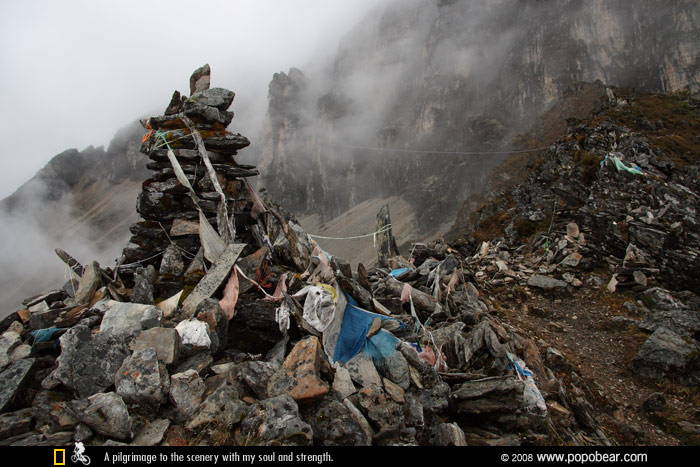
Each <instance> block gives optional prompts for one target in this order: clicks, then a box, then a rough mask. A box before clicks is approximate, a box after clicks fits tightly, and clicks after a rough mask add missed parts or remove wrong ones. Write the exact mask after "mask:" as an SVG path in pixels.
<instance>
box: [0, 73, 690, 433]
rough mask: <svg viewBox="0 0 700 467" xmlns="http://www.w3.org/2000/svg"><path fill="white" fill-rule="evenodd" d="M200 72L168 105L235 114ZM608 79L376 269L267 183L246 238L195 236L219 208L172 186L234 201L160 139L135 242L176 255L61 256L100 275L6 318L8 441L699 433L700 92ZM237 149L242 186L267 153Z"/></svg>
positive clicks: (83, 272) (188, 155)
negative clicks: (470, 200)
mask: <svg viewBox="0 0 700 467" xmlns="http://www.w3.org/2000/svg"><path fill="white" fill-rule="evenodd" d="M200 79H201V78H200ZM193 88H194V90H193V91H192V94H193V95H195V96H198V97H197V99H194V100H192V101H188V100H187V99H186V98H183V99H182V101H180V98H179V95H178V98H177V99H173V103H171V107H174V109H172V111H171V112H172V113H171V115H170V117H168V118H164V119H163V120H164V121H167V122H170V123H172V122H175V123H177V122H178V121H180V120H182V121H185V122H186V121H187V120H186V119H184V118H183V117H182V115H180V113H178V112H181V111H182V109H181V104H180V102H185V103H187V102H189V104H188V105H190V106H192V107H193V108H194V110H196V113H197V114H201V115H209V114H210V113H214V114H216V115H219V116H220V115H222V113H218V112H214V109H213V108H210V107H212V106H213V104H211V103H212V102H218V101H216V100H215V99H214V97H215V96H212V95H213V94H215V95H218V94H216V93H214V92H213V91H212V92H211V93H208V92H207V91H206V89H208V80H207V83H206V87H204V88H203V89H204V90H205V91H204V94H197V93H198V92H202V91H201V90H200V91H197V89H196V87H194V86H193ZM216 92H217V93H219V94H220V93H221V92H222V91H220V90H218V91H216ZM606 99H607V101H606V102H605V103H604V104H605V105H602V106H601V107H600V108H599V109H598V110H597V111H596V112H595V113H594V114H593V116H591V117H589V118H587V119H581V120H578V121H573V120H572V121H570V122H569V128H568V129H567V135H566V136H565V137H564V138H562V139H560V140H558V141H556V142H554V143H553V144H552V145H551V147H550V149H549V150H547V151H543V152H542V153H540V154H539V156H538V159H537V160H536V161H534V162H533V163H532V166H531V168H530V169H531V170H530V171H529V172H528V175H527V177H526V179H525V180H524V181H521V182H519V183H518V184H513V185H512V186H510V187H507V188H504V189H503V190H502V191H501V192H500V193H499V194H498V195H497V196H496V197H495V198H494V199H493V200H492V201H489V202H487V203H485V204H484V205H483V206H482V207H481V208H480V209H479V210H477V211H475V212H474V214H473V216H472V217H471V218H470V219H469V222H468V225H467V226H466V227H465V229H466V230H465V231H464V233H465V235H464V237H463V238H462V239H461V240H457V241H454V242H450V243H449V244H448V243H445V242H444V241H443V240H438V241H435V242H432V243H427V244H415V245H413V246H412V247H411V249H410V251H409V252H407V254H406V255H404V256H403V257H402V256H394V257H391V258H386V259H385V261H382V267H374V268H369V269H366V268H365V267H364V266H362V265H359V266H358V267H357V268H356V270H353V269H352V268H351V267H350V264H349V263H348V262H347V261H345V260H343V259H341V258H337V257H331V256H330V255H328V254H326V253H325V252H324V251H322V250H321V249H320V248H318V247H317V246H316V245H315V244H314V243H313V242H312V241H311V239H310V238H309V237H308V236H307V235H306V234H305V233H304V232H303V231H302V230H301V228H300V227H299V225H298V223H297V222H296V221H295V219H294V218H293V216H291V215H289V214H288V213H285V212H284V210H282V209H281V208H280V207H279V206H277V205H276V204H275V203H274V202H273V201H272V200H270V199H269V198H268V197H266V196H265V195H264V193H263V196H261V197H258V196H256V195H254V194H253V193H247V192H246V193H247V194H246V198H245V203H242V204H243V205H242V206H241V207H240V209H242V210H243V212H235V214H236V215H237V216H238V217H236V219H239V218H240V216H244V218H245V219H246V224H245V228H243V226H241V228H239V229H238V230H236V231H235V232H234V233H233V238H234V239H235V240H236V241H237V242H238V243H229V244H228V245H226V246H225V248H224V249H223V251H219V252H218V254H213V253H212V251H211V250H210V249H209V246H210V245H209V246H208V245H204V243H206V242H202V246H203V248H204V250H208V251H207V252H206V257H204V256H203V255H201V254H199V253H198V254H197V255H196V256H194V255H192V256H194V258H193V259H191V258H190V256H189V255H184V256H178V255H179V254H180V252H184V251H186V250H185V248H187V249H189V250H191V251H192V252H196V251H197V250H198V249H199V248H200V243H199V242H200V239H205V238H207V237H206V236H202V231H201V230H202V229H204V228H205V227H204V222H205V221H206V219H204V220H202V217H201V216H200V223H199V224H197V223H196V222H195V221H194V219H193V217H194V216H190V217H191V219H190V220H189V221H188V222H187V223H182V222H179V221H177V212H178V211H177V209H174V208H173V209H170V210H169V208H168V206H166V205H163V204H162V203H160V200H162V199H166V198H168V199H172V200H173V203H175V204H176V203H180V204H183V203H184V201H183V200H185V199H186V198H187V197H188V196H192V197H193V199H201V200H207V201H211V203H209V204H204V203H203V202H202V206H204V207H205V208H207V209H209V210H210V211H211V212H213V213H214V212H216V211H217V207H216V206H217V205H216V199H218V198H217V197H215V196H208V195H207V193H209V192H210V191H213V189H212V188H211V186H210V185H211V183H209V184H208V185H207V186H208V188H199V187H200V185H202V184H201V183H200V182H201V181H198V180H197V177H199V176H200V175H199V172H198V171H197V170H193V171H192V173H191V174H190V173H189V172H186V173H187V175H188V176H189V177H191V178H192V180H190V182H191V183H192V186H194V187H195V188H196V189H197V190H199V191H197V194H196V195H195V194H194V189H192V193H191V194H187V193H186V192H183V190H180V188H181V187H178V186H177V184H176V183H175V181H174V179H175V175H174V174H173V173H172V172H173V171H172V170H169V169H168V168H167V166H166V165H165V164H166V163H165V158H164V157H161V156H162V155H157V157H159V158H160V159H159V161H160V162H158V164H156V165H154V169H153V170H158V171H159V172H158V174H160V175H158V176H160V177H161V178H163V179H164V180H159V182H163V183H161V184H155V183H152V182H150V181H149V182H146V183H144V193H149V195H148V196H149V199H153V200H154V202H153V203H151V204H147V205H146V204H144V203H141V204H140V205H139V206H141V209H142V210H144V206H146V207H149V209H148V210H147V211H145V210H144V211H143V212H141V214H142V215H144V212H148V215H149V216H151V215H152V216H162V222H166V221H167V222H170V224H167V225H166V227H167V229H166V228H164V227H163V225H161V226H160V227H161V228H160V230H163V231H164V232H169V234H166V235H165V236H163V235H160V234H158V236H157V237H154V238H157V242H155V241H153V242H149V241H146V240H143V241H142V242H140V244H139V249H138V253H139V254H140V255H142V256H144V257H146V256H148V255H150V253H153V254H154V255H155V256H157V257H158V258H157V259H155V260H154V259H152V258H147V259H145V260H143V261H144V263H143V264H144V266H145V262H149V267H148V268H139V269H136V270H134V268H133V267H130V268H129V269H119V268H118V269H117V270H111V269H102V268H100V266H99V265H98V264H96V263H91V264H89V265H87V266H82V265H79V264H75V261H74V260H72V261H71V258H67V257H65V256H63V258H64V260H65V261H67V263H69V264H70V265H71V267H72V268H73V270H74V271H76V272H79V276H80V277H79V278H76V279H75V280H73V281H69V283H67V284H66V286H65V287H64V288H63V289H62V290H56V291H51V292H49V293H47V294H44V295H41V296H37V297H33V298H30V299H27V300H25V302H24V303H23V305H24V308H22V309H21V310H18V311H17V312H16V313H14V314H12V315H10V316H9V317H8V318H6V319H5V320H3V322H2V326H0V327H1V329H0V331H2V333H3V334H2V337H0V366H1V367H2V373H1V374H0V380H1V381H2V382H3V385H2V390H1V391H0V411H1V412H2V415H0V418H1V419H2V420H1V423H0V426H2V427H3V428H2V432H1V433H0V438H2V441H0V443H1V444H5V445H70V444H72V443H73V442H75V441H78V440H79V441H83V442H86V443H89V444H94V445H115V444H133V445H160V444H163V445H251V444H254V445H469V444H471V445H545V446H546V445H615V444H623V445H633V444H640V445H657V444H669V445H677V444H697V442H698V434H699V432H700V420H699V415H698V414H699V413H700V405H699V404H700V401H699V399H698V392H697V387H698V383H699V382H700V357H699V356H700V344H698V336H699V333H700V314H699V307H700V298H699V297H698V296H697V295H696V294H695V293H696V292H697V282H698V281H697V278H698V277H700V272H699V271H698V267H700V263H699V262H698V254H700V235H699V234H700V227H699V224H698V219H697V209H698V200H699V199H700V194H699V193H700V190H699V189H698V182H700V178H699V175H700V171H699V169H698V163H697V156H696V155H697V151H696V149H695V148H696V146H697V145H698V144H699V143H700V141H698V140H697V134H698V128H700V127H699V126H698V122H699V121H700V119H699V118H698V108H697V104H696V103H695V102H694V101H693V100H692V99H689V98H688V96H647V95H635V94H634V93H629V92H624V91H618V90H609V92H608V93H607V95H606ZM230 100H232V96H231V98H230ZM194 104H196V105H194ZM227 104H228V105H230V101H228V102H227ZM217 105H220V108H218V110H220V111H221V112H223V111H224V110H225V109H224V106H223V105H221V104H217ZM226 107H227V106H226ZM184 108H185V110H184V112H185V115H186V114H187V112H188V110H187V109H188V107H187V106H185V107H184ZM222 109H223V110H222ZM640 109H641V110H640ZM194 110H193V111H190V112H194ZM638 111H639V112H641V113H637V112H638ZM654 112H656V113H655V114H654ZM223 115H224V116H226V115H225V114H223ZM206 118H209V116H207V117H206ZM158 122H160V121H158ZM173 124H174V123H173ZM646 127H648V128H649V129H648V130H645V131H644V132H643V131H641V130H640V128H641V129H644V128H646ZM191 131H192V132H194V130H191ZM203 133H204V132H203ZM212 135H213V136H212ZM212 135H208V134H204V136H203V137H204V141H203V144H204V146H207V144H208V142H207V138H212V139H211V141H213V143H211V144H210V147H207V150H209V151H210V152H212V153H214V154H216V144H221V143H220V140H221V138H222V137H221V136H220V135H219V136H217V134H216V133H215V132H212ZM185 136H187V135H185ZM215 136H216V138H215ZM183 138H184V137H183ZM241 138H242V137H240V135H238V136H236V138H233V139H235V141H234V142H235V143H236V144H239V143H240V141H239V140H241ZM147 146H148V145H146V147H147ZM169 157H170V156H169ZM172 157H173V158H178V159H179V158H182V159H183V161H184V160H189V161H191V160H193V158H195V157H199V156H197V155H196V154H194V152H193V151H192V150H191V149H190V148H185V149H182V150H180V149H176V150H175V153H174V154H173V156H172ZM209 157H212V158H213V159H214V156H211V155H210V156H209ZM217 157H219V156H217ZM221 157H222V159H220V160H222V161H223V160H224V159H223V156H221ZM227 164H228V167H229V168H228V169H227V170H228V172H231V173H234V172H235V174H234V175H232V176H233V177H234V179H233V180H228V182H227V184H226V186H227V187H228V186H231V188H230V189H231V190H232V191H231V193H233V192H234V191H235V190H237V189H241V190H242V188H240V185H239V184H236V183H233V182H235V181H236V180H235V177H240V176H241V174H242V173H244V172H245V173H246V174H248V175H250V174H252V169H245V170H243V169H240V168H238V169H236V170H233V168H232V167H234V166H235V163H234V162H231V161H229V162H227ZM217 167H219V170H224V169H226V167H224V166H223V165H221V163H219V165H217ZM202 177H203V178H202V180H205V178H204V177H206V175H202ZM216 178H218V176H217V177H216ZM208 180H209V182H212V179H208ZM194 182H197V183H194ZM161 187H164V188H161ZM173 187H174V188H177V189H178V190H179V191H177V192H173V191H168V192H167V194H168V196H165V195H164V194H162V193H161V192H160V191H159V190H161V189H163V190H171V189H173ZM148 190H150V191H148ZM226 190H227V192H226V196H228V195H229V192H228V190H229V188H226ZM222 198H224V199H225V196H224V195H222ZM236 201H238V199H236ZM158 203H160V204H158ZM232 204H234V205H236V206H238V204H236V203H232ZM207 206H208V207H207ZM151 207H152V209H151ZM156 208H157V209H156ZM191 209H194V208H191ZM205 210H206V209H205ZM193 212H194V211H193ZM233 213H234V211H231V214H233ZM154 218H156V217H154ZM211 222H212V223H214V220H213V219H212V221H211ZM142 227H143V228H141V229H140V230H139V229H137V231H138V232H142V231H145V230H147V229H146V227H145V226H142ZM149 228H151V227H149ZM178 229H184V231H183V230H178ZM153 230H154V232H156V231H158V232H159V230H158V229H156V228H155V227H153ZM198 231H199V232H198ZM183 232H184V233H183ZM209 235H211V234H209ZM180 236H182V238H180ZM137 237H138V235H137ZM173 239H174V240H173ZM241 239H246V241H245V242H243V241H242V240H241ZM208 241H211V238H209V240H208ZM208 241H207V242H208ZM178 245H183V246H181V247H179V246H178ZM163 249H165V252H164V251H163ZM155 250H158V251H155ZM125 251H127V250H125ZM129 251H131V250H129ZM200 251H201V250H200ZM160 255H162V256H163V258H162V259H161V258H160V257H159V256H160ZM174 258H179V259H178V260H177V261H175V260H174ZM190 259H191V261H190ZM176 263H177V264H176ZM180 263H182V264H180ZM185 263H191V264H189V266H188V264H185ZM174 266H178V267H177V268H175V267H174ZM194 266H196V267H197V268H200V267H201V271H199V273H198V274H190V272H188V271H190V270H192V268H193V267H194ZM175 270H177V271H178V272H174V271H175ZM166 272H167V274H166ZM192 277H196V278H197V280H196V281H195V282H194V283H191V282H188V281H189V280H191V279H192ZM164 279H166V280H164ZM183 284H184V285H185V287H184V288H183V289H182V292H181V293H178V294H176V295H173V296H171V292H172V291H174V289H173V287H174V286H175V285H183ZM171 289H173V290H171ZM166 292H167V293H166ZM138 302H141V303H138ZM156 304H157V305H156Z"/></svg>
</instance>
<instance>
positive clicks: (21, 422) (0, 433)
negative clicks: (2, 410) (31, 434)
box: [0, 407, 34, 439]
mask: <svg viewBox="0 0 700 467" xmlns="http://www.w3.org/2000/svg"><path fill="white" fill-rule="evenodd" d="M32 412H33V409H32V408H31V407H30V408H26V409H22V410H18V411H16V412H10V413H6V414H3V415H1V416H0V439H5V438H9V437H11V436H17V435H21V434H24V433H27V432H28V431H29V430H31V429H32V428H33V426H34V418H33V416H32Z"/></svg>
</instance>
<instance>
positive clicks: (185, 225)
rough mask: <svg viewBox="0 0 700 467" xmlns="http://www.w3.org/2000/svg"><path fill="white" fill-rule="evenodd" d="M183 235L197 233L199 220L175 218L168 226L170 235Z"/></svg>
mask: <svg viewBox="0 0 700 467" xmlns="http://www.w3.org/2000/svg"><path fill="white" fill-rule="evenodd" d="M185 235H199V222H195V221H188V220H186V219H175V220H174V221H173V226H172V227H170V236H171V237H182V236H185Z"/></svg>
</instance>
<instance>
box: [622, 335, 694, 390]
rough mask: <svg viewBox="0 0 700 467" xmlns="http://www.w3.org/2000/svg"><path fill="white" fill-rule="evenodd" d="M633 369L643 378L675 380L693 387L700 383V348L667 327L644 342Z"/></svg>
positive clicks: (633, 363) (635, 358) (632, 365)
mask: <svg viewBox="0 0 700 467" xmlns="http://www.w3.org/2000/svg"><path fill="white" fill-rule="evenodd" d="M630 368H631V369H632V370H634V371H636V372H638V373H639V374H641V375H642V376H646V377H649V378H660V377H663V376H669V377H675V378H677V379H679V380H681V381H685V382H688V383H691V384H698V383H700V345H698V343H697V342H696V341H694V340H692V339H688V338H683V337H681V336H679V335H678V334H676V333H675V332H673V331H671V330H669V329H666V328H664V327H660V328H658V329H657V330H656V331H654V333H653V334H652V335H651V336H650V337H649V338H648V339H647V340H646V342H644V345H642V348H641V349H639V353H638V354H637V356H636V357H634V359H633V360H632V361H631V362H630Z"/></svg>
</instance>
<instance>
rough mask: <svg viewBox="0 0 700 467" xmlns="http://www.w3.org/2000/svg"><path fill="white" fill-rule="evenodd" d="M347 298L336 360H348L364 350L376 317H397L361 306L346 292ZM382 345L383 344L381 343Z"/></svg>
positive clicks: (334, 357) (336, 348)
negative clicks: (377, 312)
mask: <svg viewBox="0 0 700 467" xmlns="http://www.w3.org/2000/svg"><path fill="white" fill-rule="evenodd" d="M345 298H346V300H347V306H346V307H345V313H344V316H343V324H342V328H341V330H340V334H339V335H338V341H337V344H336V346H335V352H334V354H333V361H334V362H347V361H349V360H350V359H352V358H353V357H354V356H355V355H357V354H359V353H360V352H361V351H362V349H363V347H364V346H365V342H366V341H367V333H368V332H369V329H370V327H372V323H373V322H374V320H375V319H377V318H379V319H381V320H392V319H396V318H391V317H389V316H384V315H378V314H376V313H372V312H369V311H367V310H363V309H362V308H359V307H358V306H357V302H356V301H355V299H354V298H352V297H351V296H350V295H348V294H345ZM401 324H403V323H401ZM404 326H405V325H404ZM380 347H382V346H381V345H380Z"/></svg>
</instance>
